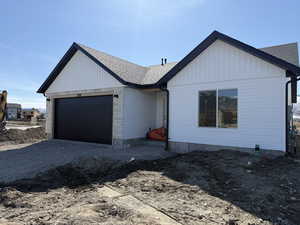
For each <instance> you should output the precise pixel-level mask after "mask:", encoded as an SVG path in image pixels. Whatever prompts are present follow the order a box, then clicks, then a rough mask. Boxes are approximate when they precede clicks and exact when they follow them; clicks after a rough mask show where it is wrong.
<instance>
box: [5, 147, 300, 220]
mask: <svg viewBox="0 0 300 225" xmlns="http://www.w3.org/2000/svg"><path fill="white" fill-rule="evenodd" d="M299 174H300V163H299V161H297V160H294V159H289V158H286V157H272V158H270V157H268V158H265V157H263V156H259V155H254V154H248V153H241V152H238V151H232V150H222V151H218V152H193V153H188V154H185V155H179V156H176V157H173V158H168V159H161V160H155V161H131V162H127V163H120V162H117V161H115V162H114V161H107V160H100V159H92V160H88V159H86V160H83V161H82V160H81V161H80V162H79V163H75V164H74V163H72V164H67V165H65V166H60V167H57V168H55V169H52V170H49V171H47V172H45V173H43V174H40V175H39V176H37V177H36V178H34V179H24V180H19V181H15V182H13V183H10V184H2V185H0V224H1V222H2V224H21V225H22V224H32V225H37V224H47V225H50V224H59V225H63V224H74V225H79V224H105V225H107V224H111V225H121V224H122V225H125V224H126V225H127V224H140V225H158V224H169V225H175V224H176V225H177V224H178V225H179V224H189V225H204V224H224V225H298V224H299V221H300V176H299Z"/></svg>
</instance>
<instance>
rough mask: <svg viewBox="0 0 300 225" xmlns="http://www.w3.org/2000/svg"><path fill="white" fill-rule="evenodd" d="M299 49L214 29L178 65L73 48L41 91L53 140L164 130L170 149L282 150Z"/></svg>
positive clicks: (114, 139) (116, 140)
mask: <svg viewBox="0 0 300 225" xmlns="http://www.w3.org/2000/svg"><path fill="white" fill-rule="evenodd" d="M299 75H300V68H299V67H298V48H297V44H296V43H292V44H287V45H282V46H275V47H270V48H264V49H257V48H254V47H251V46H249V45H247V44H245V43H242V42H240V41H238V40H236V39H233V38H231V37H229V36H227V35H224V34H222V33H219V32H217V31H214V32H213V33H212V34H210V35H209V36H208V37H207V38H206V39H205V40H204V41H202V42H201V43H200V44H199V45H198V46H197V47H196V48H195V49H193V50H192V51H191V52H190V53H189V54H188V55H187V56H185V57H184V58H183V59H182V60H181V61H180V62H178V63H176V62H172V63H166V62H165V60H162V63H161V64H159V65H153V66H148V67H145V66H140V65H137V64H134V63H131V62H128V61H126V60H123V59H120V58H117V57H114V56H111V55H108V54H106V53H103V52H100V51H97V50H95V49H92V48H89V47H86V46H84V45H81V44H77V43H73V45H72V46H71V47H70V49H69V50H68V51H67V52H66V54H65V55H64V56H63V58H62V59H61V60H60V62H59V63H58V65H57V66H56V67H55V68H54V70H53V71H52V72H51V74H50V75H49V77H48V78H47V79H46V81H45V82H44V83H43V84H42V86H41V87H40V88H39V90H38V93H43V94H44V95H45V96H46V98H47V122H46V132H47V134H48V136H49V138H57V139H68V140H77V141H87V142H97V143H102V144H110V145H112V146H113V147H114V148H124V147H127V146H130V145H133V144H136V143H137V142H138V141H139V140H140V139H141V138H144V137H145V136H146V133H147V131H148V130H149V129H153V128H159V127H166V128H168V129H167V136H168V140H167V142H166V148H169V149H171V150H174V151H178V152H187V151H192V150H196V149H208V150H210V149H220V148H223V149H224V148H227V147H230V148H239V149H253V148H254V147H255V146H257V147H259V148H260V149H267V150H279V151H285V150H286V149H287V145H288V142H287V141H288V139H287V135H286V132H287V129H288V123H287V122H288V121H287V113H286V108H287V102H288V100H287V99H288V98H287V96H286V90H287V89H286V85H287V84H290V85H289V86H291V88H289V90H290V89H291V92H290V91H289V93H291V94H290V95H291V98H289V99H292V101H293V102H295V96H296V95H297V77H298V76H299Z"/></svg>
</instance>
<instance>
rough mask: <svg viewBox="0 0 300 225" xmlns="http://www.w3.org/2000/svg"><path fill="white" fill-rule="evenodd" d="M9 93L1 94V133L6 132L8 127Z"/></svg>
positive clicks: (3, 92)
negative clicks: (6, 126) (7, 107)
mask: <svg viewBox="0 0 300 225" xmlns="http://www.w3.org/2000/svg"><path fill="white" fill-rule="evenodd" d="M6 105H7V91H2V93H1V92H0V133H1V132H4V131H5V125H6Z"/></svg>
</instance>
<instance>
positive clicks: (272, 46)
mask: <svg viewBox="0 0 300 225" xmlns="http://www.w3.org/2000/svg"><path fill="white" fill-rule="evenodd" d="M292 44H296V45H297V46H298V42H297V41H295V42H289V43H286V44H280V45H271V46H266V47H262V48H258V49H260V50H262V49H264V48H274V47H282V46H286V45H292Z"/></svg>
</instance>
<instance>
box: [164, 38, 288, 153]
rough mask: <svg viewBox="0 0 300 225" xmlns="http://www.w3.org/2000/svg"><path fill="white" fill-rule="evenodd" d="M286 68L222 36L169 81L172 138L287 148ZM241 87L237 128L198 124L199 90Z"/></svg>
mask: <svg viewBox="0 0 300 225" xmlns="http://www.w3.org/2000/svg"><path fill="white" fill-rule="evenodd" d="M285 82H286V78H285V71H284V70H282V69H280V68H278V67H276V66H274V65H272V64H270V63H267V62H265V61H263V60H261V59H259V58H257V57H255V56H252V55H250V54H248V53H246V52H244V51H242V50H240V49H238V48H236V47H233V46H231V45H229V44H227V43H225V42H223V41H220V40H217V41H216V42H215V43H213V44H212V45H211V46H210V47H208V48H207V49H206V50H205V51H204V52H202V53H201V54H200V55H199V56H197V57H196V58H195V59H194V60H193V61H192V62H190V64H189V65H187V66H186V67H185V68H183V69H182V70H181V71H180V72H179V73H178V74H177V75H176V76H175V77H173V78H172V79H171V80H170V81H169V82H168V89H169V91H170V133H169V134H170V141H172V142H184V143H197V144H211V145H220V146H235V147H241V148H254V147H255V145H256V144H258V145H260V147H261V148H262V149H271V150H285ZM228 88H236V89H238V128H211V127H210V128H205V127H199V126H198V111H199V103H198V101H199V91H202V90H216V89H228Z"/></svg>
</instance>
